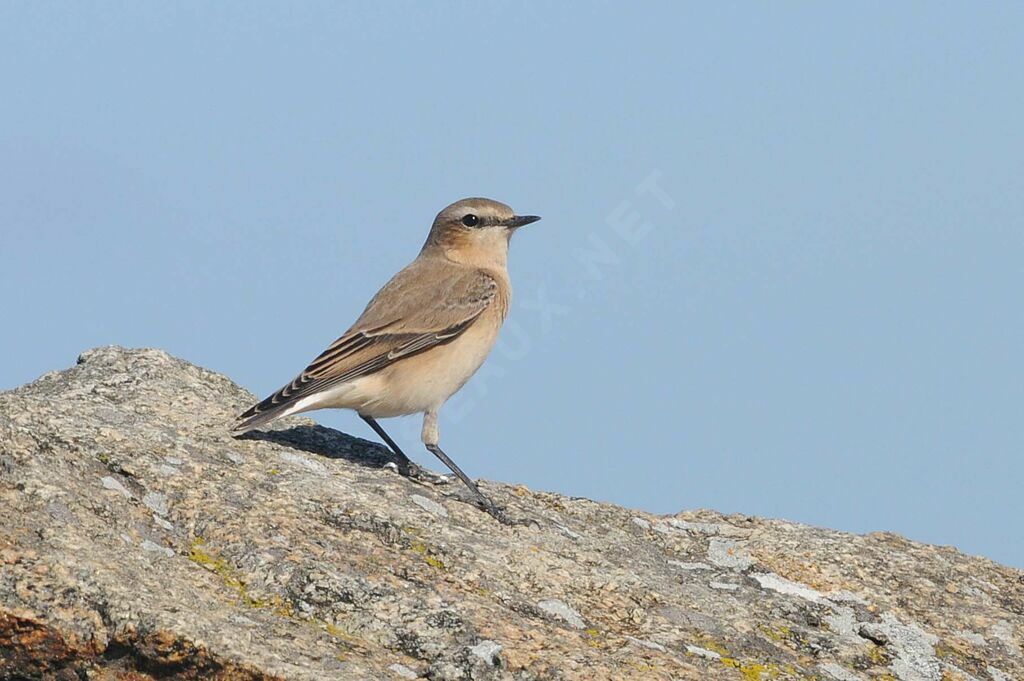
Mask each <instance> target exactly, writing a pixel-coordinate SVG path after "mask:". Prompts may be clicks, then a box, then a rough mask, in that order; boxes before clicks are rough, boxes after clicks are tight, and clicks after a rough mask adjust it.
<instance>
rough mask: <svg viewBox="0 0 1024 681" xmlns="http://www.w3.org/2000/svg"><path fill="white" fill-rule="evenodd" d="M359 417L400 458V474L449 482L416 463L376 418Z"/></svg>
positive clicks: (431, 481) (418, 478)
mask: <svg viewBox="0 0 1024 681" xmlns="http://www.w3.org/2000/svg"><path fill="white" fill-rule="evenodd" d="M359 418H361V419H362V420H364V421H366V422H367V423H368V424H369V425H370V427H371V428H373V432H375V433H377V435H379V436H380V438H381V439H382V440H384V442H385V443H387V445H388V448H389V449H391V451H392V452H393V453H394V455H395V458H396V459H398V462H397V464H398V472H399V473H400V474H402V475H404V476H405V477H407V478H412V479H413V480H419V481H421V482H429V483H431V484H434V485H443V484H446V483H447V482H448V479H447V478H446V477H445V476H443V475H438V474H437V473H434V472H433V471H428V470H427V469H425V468H423V467H421V466H418V465H416V463H415V462H414V461H413V460H412V459H410V458H409V457H408V456H406V455H405V452H403V451H402V448H401V447H399V446H398V444H397V443H395V441H394V440H392V439H391V436H390V435H388V434H387V433H386V432H384V429H383V428H382V427H381V425H380V424H379V423H377V421H376V420H375V419H373V418H370V417H369V416H363V415H362V414H360V415H359Z"/></svg>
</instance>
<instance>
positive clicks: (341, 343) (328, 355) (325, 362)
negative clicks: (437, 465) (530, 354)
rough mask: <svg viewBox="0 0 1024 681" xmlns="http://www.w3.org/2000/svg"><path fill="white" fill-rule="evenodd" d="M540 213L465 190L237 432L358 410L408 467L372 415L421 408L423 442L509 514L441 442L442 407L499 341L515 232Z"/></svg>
mask: <svg viewBox="0 0 1024 681" xmlns="http://www.w3.org/2000/svg"><path fill="white" fill-rule="evenodd" d="M537 220H540V218H539V217H537V216H535V215H516V214H515V213H513V212H512V209H511V208H509V207H508V206H506V205H505V204H503V203H498V202H497V201H491V200H490V199H463V200H462V201H457V202H456V203H453V204H452V205H450V206H448V207H447V208H445V209H444V210H442V211H441V212H440V213H438V214H437V217H436V218H435V219H434V224H433V226H432V227H431V228H430V235H429V236H428V237H427V241H426V243H425V244H424V245H423V249H422V250H421V251H420V254H419V256H417V258H416V259H415V260H413V261H412V262H411V263H410V264H409V265H408V266H407V267H406V268H405V269H403V270H402V271H401V272H399V273H398V274H396V275H395V276H394V277H393V278H392V279H391V281H389V282H388V283H387V284H385V285H384V288H382V289H381V290H380V291H378V292H377V295H375V296H374V297H373V299H372V300H371V301H370V303H369V304H368V305H367V306H366V309H365V310H364V311H363V314H362V315H361V316H360V317H359V319H358V320H356V323H355V324H353V325H352V327H351V328H350V329H349V330H348V331H346V332H345V334H344V335H343V336H342V337H341V338H339V339H338V340H336V341H334V343H332V344H331V345H330V347H328V348H327V349H326V350H324V351H323V353H321V354H320V356H319V357H317V358H316V359H315V360H313V362H312V363H311V364H310V365H309V366H308V367H306V368H305V369H304V370H303V372H302V373H301V374H299V375H298V376H297V377H296V378H295V380H293V381H292V382H291V383H289V384H288V385H286V386H284V387H283V388H281V389H280V390H278V391H277V392H276V393H274V394H273V395H271V396H270V397H268V398H267V399H265V400H263V401H262V402H260V403H259V404H257V405H255V406H253V407H251V408H250V409H249V410H247V411H246V412H244V413H243V414H241V415H240V416H239V417H238V421H237V422H236V423H235V426H234V428H233V429H232V432H233V433H234V434H236V435H240V434H242V433H244V432H246V431H248V430H252V429H253V428H258V427H259V426H262V425H265V424H267V423H270V422H271V421H274V420H276V419H279V418H282V417H284V416H289V415H291V414H298V413H300V412H305V411H311V410H313V409H324V408H343V409H354V410H355V411H356V412H357V413H358V414H359V416H360V417H361V418H362V419H363V420H364V421H366V423H367V424H369V426H370V427H371V428H373V430H374V432H376V433H377V435H379V436H380V437H381V438H383V440H384V441H385V442H386V443H387V444H388V446H389V447H390V448H391V450H392V451H393V452H394V454H395V456H396V457H397V458H398V464H399V470H400V471H401V472H402V473H404V474H406V475H408V474H411V473H413V472H415V471H417V470H418V467H417V466H416V465H415V464H413V463H412V462H411V461H410V460H409V457H407V456H406V455H405V453H404V452H403V451H402V450H401V449H400V448H399V447H398V445H397V444H395V441H394V440H392V439H391V437H389V436H388V434H387V433H386V432H384V429H383V428H381V426H380V424H379V423H377V420H376V419H378V418H387V417H391V416H403V415H405V414H416V413H422V414H423V431H422V436H421V438H422V440H423V444H424V445H426V448H427V449H428V450H429V451H430V452H432V453H433V454H434V455H435V456H437V458H439V459H440V460H441V461H443V462H444V464H445V465H446V466H448V468H450V469H451V470H452V472H453V473H455V475H457V476H458V477H459V479H460V480H462V482H464V483H465V484H466V486H467V487H469V489H470V490H471V491H472V492H473V494H474V495H475V496H476V499H477V501H478V502H479V504H480V505H481V507H482V508H483V509H484V510H486V511H487V512H488V513H490V514H491V515H493V516H494V517H495V518H497V519H499V520H501V521H503V522H506V519H505V517H504V514H503V513H501V511H500V510H499V509H498V508H497V507H496V506H495V505H494V503H493V502H491V500H490V499H488V498H487V497H486V496H484V494H483V493H482V492H481V491H480V489H479V488H478V487H477V486H476V485H475V484H474V483H473V481H472V480H470V479H469V477H468V476H467V475H466V474H465V473H463V472H462V470H461V469H460V468H459V467H458V466H457V465H455V462H454V461H452V460H451V459H450V458H448V456H447V455H446V454H445V453H444V451H442V449H441V448H440V447H439V446H438V440H439V436H440V434H439V432H438V427H437V415H438V412H439V411H440V409H441V406H442V405H443V404H444V403H445V401H446V400H447V399H448V398H449V397H451V396H452V395H453V394H455V392H456V391H458V390H459V388H461V387H462V386H463V385H465V383H466V381H468V380H469V378H470V376H472V375H473V374H474V372H476V370H477V369H479V368H480V365H481V364H483V361H484V359H486V358H487V355H488V353H490V351H491V348H492V347H493V346H494V342H495V340H497V338H498V330H499V329H500V328H501V325H502V322H504V321H505V316H506V315H507V314H508V309H509V303H510V301H511V296H512V289H511V285H510V282H509V278H508V268H507V260H508V242H509V239H510V238H511V237H512V234H513V232H515V231H516V229H518V228H519V227H522V226H523V225H528V224H530V223H531V222H536V221H537Z"/></svg>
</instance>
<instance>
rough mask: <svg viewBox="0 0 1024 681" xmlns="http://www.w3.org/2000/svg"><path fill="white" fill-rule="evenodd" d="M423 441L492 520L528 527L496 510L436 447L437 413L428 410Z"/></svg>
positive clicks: (439, 437)
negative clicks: (466, 488) (467, 489)
mask: <svg viewBox="0 0 1024 681" xmlns="http://www.w3.org/2000/svg"><path fill="white" fill-rule="evenodd" d="M421 439H422V440H423V446H425V447H426V448H427V451H428V452H430V453H431V454H433V455H434V456H436V457H437V458H439V459H441V462H442V463H443V464H444V465H445V466H448V468H449V469H450V470H451V472H452V473H455V475H456V476H458V478H459V480H461V481H462V483H463V484H464V485H465V486H466V487H468V488H469V491H470V492H472V493H473V496H474V497H476V499H475V500H474V501H475V502H476V505H477V506H479V507H480V508H482V509H483V510H484V511H486V512H487V513H488V514H489V515H490V516H491V517H492V518H494V519H495V520H497V521H498V522H499V523H501V524H502V525H529V524H531V522H529V521H523V520H512V519H511V518H509V517H508V515H506V514H505V511H503V510H502V509H500V508H498V506H497V505H496V504H495V503H494V502H493V501H491V500H490V499H489V498H487V496H486V495H485V494H484V493H483V492H481V491H480V488H479V487H477V486H476V483H475V482H473V481H472V480H470V479H469V476H468V475H466V474H465V473H463V472H462V469H461V468H459V467H458V465H456V463H455V462H454V461H452V460H451V458H449V456H448V455H447V454H445V453H444V450H443V449H441V448H440V447H439V446H438V444H437V443H438V440H440V439H441V432H440V431H439V430H438V428H437V411H436V410H429V411H426V412H424V413H423V432H422V434H421Z"/></svg>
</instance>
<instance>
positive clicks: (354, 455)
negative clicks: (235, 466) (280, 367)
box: [237, 426, 394, 468]
mask: <svg viewBox="0 0 1024 681" xmlns="http://www.w3.org/2000/svg"><path fill="white" fill-rule="evenodd" d="M237 439H239V440H261V441H263V442H272V443H275V444H279V445H282V446H284V447H290V448H292V449H301V450H302V451H304V452H309V453H310V454H316V455H318V456H323V457H327V458H328V459H344V460H345V461H348V462H350V463H354V464H358V465H360V466H366V467H367V468H382V467H383V466H384V464H386V463H388V462H389V461H393V459H394V457H393V456H392V454H391V452H390V451H389V450H388V449H387V448H386V447H384V445H379V444H376V443H374V442H368V441H367V440H361V439H360V438H357V437H352V436H351V435H346V434H345V433H342V432H341V431H338V430H334V429H333V428H325V427H324V426H294V427H292V428H287V429H284V430H250V431H249V432H248V433H245V434H243V435H240V436H238V438H237Z"/></svg>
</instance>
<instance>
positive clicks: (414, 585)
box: [0, 347, 1024, 681]
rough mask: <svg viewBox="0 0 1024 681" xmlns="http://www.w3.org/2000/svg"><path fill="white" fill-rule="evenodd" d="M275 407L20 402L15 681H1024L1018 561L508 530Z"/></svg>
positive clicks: (563, 518)
mask: <svg viewBox="0 0 1024 681" xmlns="http://www.w3.org/2000/svg"><path fill="white" fill-rule="evenodd" d="M252 400H253V396H252V395H250V394H249V393H247V392H246V391H244V390H242V389H240V388H239V387H238V386H236V385H235V384H233V383H232V382H231V381H230V380H228V379H227V378H225V377H224V376H220V375H218V374H215V373H213V372H210V371H207V370H205V369H201V368H199V367H196V366H193V365H191V364H189V363H187V362H184V361H182V360H179V359H175V358H173V357H171V356H169V355H167V354H166V353H164V352H161V351H158V350H125V349H121V348H114V347H109V348H98V349H96V350H92V351H89V352H86V353H84V354H83V355H82V357H81V359H80V362H79V364H78V365H77V366H75V367H73V368H71V369H68V370H66V371H62V372H54V373H50V374H47V375H45V376H43V377H42V378H40V379H39V380H37V381H36V382H34V383H32V384H30V385H27V386H23V387H22V388H19V389H17V390H14V391H10V392H6V393H2V394H0V518H2V519H3V521H2V522H0V679H5V680H6V679H25V678H27V679H50V678H52V679H79V678H96V679H120V680H125V681H126V680H127V679H133V680H135V681H142V680H146V679H158V678H161V679H162V678H174V679H197V680H198V679H247V680H256V679H278V678H284V679H299V680H304V679H394V678H422V677H426V678H431V679H435V680H437V679H515V680H516V681H527V680H529V679H538V680H539V679H587V680H593V679H718V678H721V679H750V680H753V679H762V680H764V679H813V678H819V679H820V678H831V679H841V680H846V679H877V678H894V679H900V680H901V681H910V680H912V679H942V678H951V679H954V678H963V679H970V678H973V679H994V680H997V681H1004V680H1005V679H1024V647H1022V646H1024V614H1022V613H1024V575H1022V573H1021V572H1020V571H1018V570H1014V569H1011V568H1008V567H1004V566H1000V565H997V564H995V563H993V562H991V561H989V560H986V559H984V558H978V557H970V556H965V555H963V554H961V553H959V552H957V551H956V550H954V549H952V548H948V547H936V546H928V545H924V544H919V543H915V542H911V541H907V540H906V539H903V538H901V537H898V536H896V535H892V534H884V533H876V534H870V535H866V536H858V535H852V534H845V533H841V532H835V531H831V530H826V529H820V528H814V527H808V526H806V525H799V524H795V523H790V522H784V521H779V520H763V519H757V518H750V517H747V516H733V515H722V514H719V513H715V512H713V511H688V512H683V513H679V514H676V515H675V516H670V517H657V516H653V515H651V514H648V513H642V512H638V511H631V510H629V509H624V508H620V507H617V506H613V505H610V504H599V503H596V502H592V501H588V500H586V499H579V498H568V497H563V496H560V495H557V494H550V493H543V492H533V491H530V490H527V489H526V488H524V487H521V486H520V487H512V486H508V485H502V484H496V483H489V482H486V481H485V482H483V483H482V486H483V487H484V489H485V490H486V492H487V493H488V494H489V495H490V496H491V497H492V498H494V499H495V500H496V501H497V502H498V503H499V504H502V505H504V506H506V507H507V510H508V513H509V514H510V515H512V516H514V517H520V518H524V519H529V520H531V521H532V523H531V524H524V525H521V526H512V527H509V526H505V525H501V524H499V523H497V522H495V521H494V520H493V519H492V518H491V517H490V516H489V515H487V514H485V513H483V512H481V511H479V510H478V509H477V508H476V507H474V506H473V505H471V504H470V503H465V500H467V499H468V496H467V495H466V493H465V490H464V489H462V487H461V486H459V485H438V486H435V485H430V484H425V483H422V482H414V481H410V480H407V479H405V478H402V477H401V476H399V475H397V473H395V472H393V471H392V470H391V469H389V468H387V467H386V464H388V463H389V461H390V459H389V455H388V452H387V450H386V449H384V448H383V447H382V446H380V445H377V444H374V443H372V442H368V441H365V440H360V439H358V438H354V437H350V436H348V435H345V434H343V433H339V432H337V431H334V430H331V429H328V428H322V427H320V426H316V425H314V424H313V423H312V422H311V421H309V420H308V419H298V418H296V419H290V420H287V421H286V422H283V423H281V424H280V425H277V426H275V427H274V430H271V431H268V432H265V433H257V434H255V435H253V436H251V437H248V438H245V439H240V440H235V439H232V438H231V437H229V435H228V433H227V428H228V426H229V425H230V424H231V422H232V419H233V416H234V415H235V414H236V413H237V412H239V411H241V410H242V409H243V408H245V407H247V406H249V404H250V403H251V402H252ZM553 454H554V453H553ZM421 460H422V461H424V462H429V459H428V457H426V456H424V457H423V458H422V459H421ZM951 587H952V588H951Z"/></svg>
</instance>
